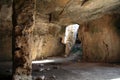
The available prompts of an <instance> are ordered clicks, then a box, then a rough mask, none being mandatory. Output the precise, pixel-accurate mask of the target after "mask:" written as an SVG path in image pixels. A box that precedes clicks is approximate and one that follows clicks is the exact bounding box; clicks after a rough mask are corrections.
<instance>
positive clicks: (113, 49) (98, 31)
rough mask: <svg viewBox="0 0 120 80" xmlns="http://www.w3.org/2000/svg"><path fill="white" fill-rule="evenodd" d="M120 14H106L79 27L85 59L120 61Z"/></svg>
mask: <svg viewBox="0 0 120 80" xmlns="http://www.w3.org/2000/svg"><path fill="white" fill-rule="evenodd" d="M119 23H120V14H112V15H104V16H103V17H102V18H99V19H95V20H92V21H89V22H86V23H84V24H82V25H81V27H80V29H79V38H80V40H81V42H82V47H83V59H84V60H85V61H93V62H95V61H98V62H99V61H101V62H120V58H119V56H120V24H119Z"/></svg>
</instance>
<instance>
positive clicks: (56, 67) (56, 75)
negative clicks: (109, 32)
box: [0, 62, 120, 80]
mask: <svg viewBox="0 0 120 80" xmlns="http://www.w3.org/2000/svg"><path fill="white" fill-rule="evenodd" d="M10 75H11V63H10V62H0V80H11V76H10ZM32 75H33V80H41V79H40V78H43V79H45V80H120V64H103V63H77V62H76V63H75V62H72V63H64V64H45V65H43V64H34V65H33V72H32Z"/></svg>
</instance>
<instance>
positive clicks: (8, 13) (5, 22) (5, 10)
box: [0, 0, 12, 61]
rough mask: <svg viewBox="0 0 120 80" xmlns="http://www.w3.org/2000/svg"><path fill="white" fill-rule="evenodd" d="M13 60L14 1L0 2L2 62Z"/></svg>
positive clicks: (3, 0) (0, 48) (0, 49)
mask: <svg viewBox="0 0 120 80" xmlns="http://www.w3.org/2000/svg"><path fill="white" fill-rule="evenodd" d="M11 58H12V0H1V1H0V61H5V60H11Z"/></svg>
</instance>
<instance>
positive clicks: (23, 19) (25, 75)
mask: <svg viewBox="0 0 120 80" xmlns="http://www.w3.org/2000/svg"><path fill="white" fill-rule="evenodd" d="M34 4H35V1H34V0H14V4H13V10H14V12H13V30H14V34H13V36H14V39H13V40H14V41H15V42H14V43H13V44H14V47H13V49H14V53H13V80H32V77H31V72H32V71H31V70H32V63H31V62H32V54H31V49H30V44H31V37H32V33H33V27H34V22H35V21H34V9H35V8H34Z"/></svg>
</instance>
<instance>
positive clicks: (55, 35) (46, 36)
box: [31, 0, 65, 59]
mask: <svg viewBox="0 0 120 80" xmlns="http://www.w3.org/2000/svg"><path fill="white" fill-rule="evenodd" d="M43 2H44V3H45V4H43ZM47 3H49V4H47ZM52 4H53V2H52V3H51V4H50V2H49V0H37V1H36V15H35V27H34V29H33V30H34V31H33V38H32V41H33V42H32V44H31V50H32V55H33V56H32V57H33V58H32V59H40V58H42V57H48V56H55V55H63V54H64V53H65V45H64V44H63V43H62V36H64V33H65V27H62V26H59V25H58V24H55V23H51V22H50V17H51V15H50V14H47V11H49V10H52V8H54V7H52ZM45 5H46V6H45ZM49 5H51V6H50V7H48V6H49ZM53 6H54V4H53ZM44 7H48V9H49V10H47V9H45V8H44ZM42 9H43V10H42Z"/></svg>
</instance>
